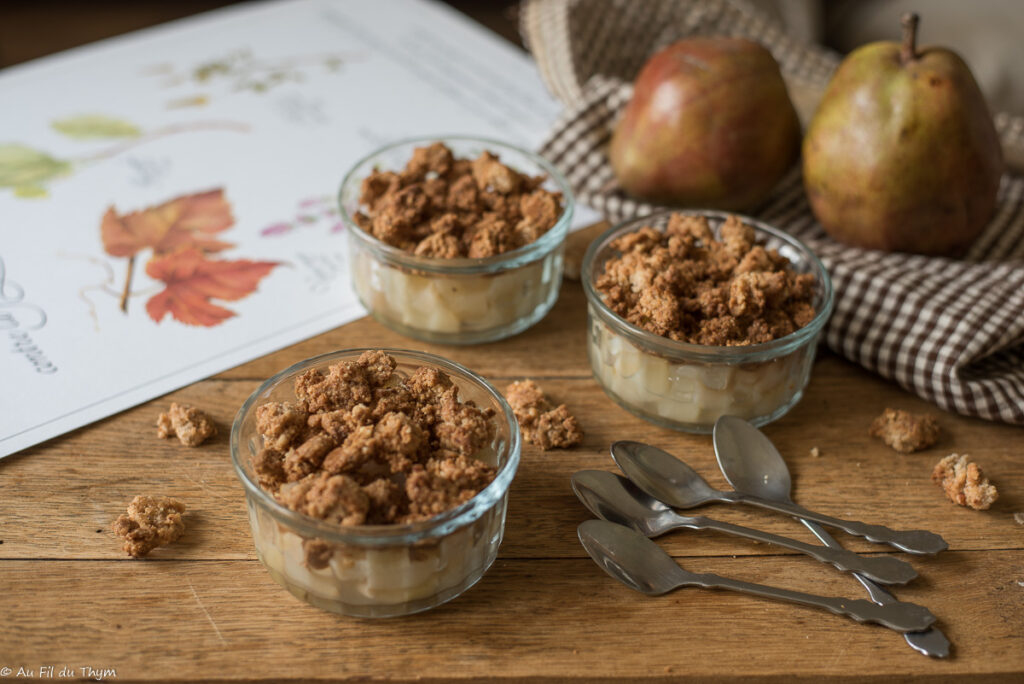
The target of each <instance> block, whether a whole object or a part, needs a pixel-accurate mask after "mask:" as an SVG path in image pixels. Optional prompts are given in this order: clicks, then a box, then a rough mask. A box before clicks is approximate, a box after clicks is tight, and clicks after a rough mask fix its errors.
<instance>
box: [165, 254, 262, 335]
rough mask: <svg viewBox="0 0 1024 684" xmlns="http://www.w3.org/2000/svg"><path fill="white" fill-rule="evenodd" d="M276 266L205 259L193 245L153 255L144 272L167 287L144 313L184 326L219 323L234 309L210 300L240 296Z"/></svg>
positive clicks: (252, 290) (234, 299) (247, 292)
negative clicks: (168, 318) (163, 254)
mask: <svg viewBox="0 0 1024 684" xmlns="http://www.w3.org/2000/svg"><path fill="white" fill-rule="evenodd" d="M278 265H279V264H278V262H276V261H250V260H248V259H238V260H235V261H226V260H217V261H213V260H208V259H206V258H205V257H204V255H203V253H202V252H201V251H200V250H199V249H198V248H196V247H188V248H185V249H182V250H180V251H177V252H174V253H172V254H169V255H166V256H160V257H154V258H153V259H150V261H149V263H147V264H146V274H147V275H149V277H151V278H153V279H155V280H160V281H163V283H164V284H165V285H166V287H165V288H164V289H163V290H162V291H161V292H159V293H157V294H155V295H153V296H152V297H150V299H149V301H148V302H146V312H147V313H148V314H149V317H150V318H152V319H153V320H154V321H156V322H157V323H159V322H160V321H161V320H163V318H164V316H166V315H167V314H171V316H172V317H173V318H174V319H175V320H177V321H179V322H181V323H185V324H186V325H200V326H206V327H210V326H214V325H218V324H220V323H223V322H224V321H225V320H227V319H228V318H231V317H232V316H234V315H235V312H234V311H231V310H230V309H226V308H224V307H222V306H217V305H216V304H213V303H212V302H211V301H210V300H212V299H222V300H227V301H236V300H239V299H242V298H243V297H245V296H247V295H249V294H251V293H252V292H254V291H255V290H256V286H257V285H259V282H260V280H261V279H262V278H263V277H264V276H266V275H267V274H269V273H270V272H271V271H272V270H273V269H274V267H275V266H278Z"/></svg>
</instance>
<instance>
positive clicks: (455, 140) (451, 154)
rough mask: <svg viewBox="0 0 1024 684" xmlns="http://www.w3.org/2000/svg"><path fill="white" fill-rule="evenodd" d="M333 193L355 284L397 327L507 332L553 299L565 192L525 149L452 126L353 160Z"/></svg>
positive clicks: (427, 334)
mask: <svg viewBox="0 0 1024 684" xmlns="http://www.w3.org/2000/svg"><path fill="white" fill-rule="evenodd" d="M339 204H340V210H341V217H342V221H343V223H344V225H345V228H346V230H347V232H348V234H349V251H350V264H351V271H352V283H353V286H354V288H355V291H356V294H357V295H358V296H359V299H360V301H361V302H362V304H363V306H365V307H366V308H367V309H368V310H369V311H370V313H371V315H373V317H374V318H376V319H377V320H378V321H380V322H381V323H383V324H384V325H386V326H388V327H389V328H391V329H393V330H395V331H397V332H399V333H401V334H403V335H406V336H408V337H412V338H415V339H419V340H424V341H427V342H439V343H444V344H478V343H481V342H490V341H494V340H499V339H504V338H506V337H510V336H512V335H515V334H517V333H520V332H522V331H523V330H526V329H527V328H529V327H530V326H532V325H533V324H535V323H537V322H538V321H539V320H540V319H542V318H543V317H544V316H545V315H547V313H548V311H550V310H551V307H552V306H554V303H555V300H556V299H558V291H559V288H560V287H561V282H562V254H563V249H564V242H565V236H566V233H567V232H568V227H569V223H570V221H571V220H572V214H573V198H572V192H571V190H570V188H569V185H568V183H567V182H566V180H565V179H564V178H563V177H562V175H561V174H560V173H559V172H558V171H557V170H556V169H555V168H554V167H553V166H552V165H551V164H550V163H548V162H547V161H545V160H544V159H542V158H541V157H539V156H537V155H535V154H533V153H531V152H527V151H526V150H522V149H519V148H517V147H513V146H511V145H508V144H505V143H501V142H497V141H493V140H484V139H478V138H469V137H457V136H447V137H442V138H424V139H417V140H407V141H403V142H398V143H395V144H392V145H389V146H387V147H384V148H382V149H380V150H377V151H376V152H374V153H373V154H371V155H369V156H368V157H366V158H365V159H363V160H362V161H360V162H358V163H357V164H356V165H355V167H353V168H352V170H351V171H349V172H348V174H347V175H346V176H345V179H344V180H343V181H342V184H341V191H340V193H339Z"/></svg>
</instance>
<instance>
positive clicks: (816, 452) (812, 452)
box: [811, 447, 821, 458]
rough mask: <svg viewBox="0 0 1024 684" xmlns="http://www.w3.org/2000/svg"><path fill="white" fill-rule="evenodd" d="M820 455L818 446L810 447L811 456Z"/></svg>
mask: <svg viewBox="0 0 1024 684" xmlns="http://www.w3.org/2000/svg"><path fill="white" fill-rule="evenodd" d="M820 457H821V449H819V448H818V447H811V458H820Z"/></svg>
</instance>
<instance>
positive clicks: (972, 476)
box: [932, 454, 999, 511]
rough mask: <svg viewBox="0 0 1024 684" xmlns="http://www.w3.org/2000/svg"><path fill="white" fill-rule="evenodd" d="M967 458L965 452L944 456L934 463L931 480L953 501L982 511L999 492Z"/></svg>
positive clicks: (975, 464) (997, 496)
mask: <svg viewBox="0 0 1024 684" xmlns="http://www.w3.org/2000/svg"><path fill="white" fill-rule="evenodd" d="M967 459H968V456H967V454H950V455H949V456H946V457H945V458H944V459H942V460H941V461H939V462H938V463H937V464H936V465H935V469H934V470H933V471H932V482H934V483H936V484H938V485H940V486H941V487H942V489H943V490H944V491H945V492H946V496H948V497H949V500H950V501H952V502H953V503H956V504H960V505H961V506H969V507H970V508H973V509H974V510H976V511H984V510H986V509H987V508H988V507H989V506H991V505H992V504H993V502H995V500H996V499H998V498H999V492H997V491H996V488H995V486H994V485H992V484H989V481H988V478H987V477H985V475H984V473H982V471H981V467H980V466H979V465H978V464H977V463H974V462H973V461H968V460H967Z"/></svg>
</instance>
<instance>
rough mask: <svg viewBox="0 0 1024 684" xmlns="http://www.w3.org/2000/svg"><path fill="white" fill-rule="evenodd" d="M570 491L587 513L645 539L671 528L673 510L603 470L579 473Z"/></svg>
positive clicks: (574, 475) (625, 480)
mask: <svg viewBox="0 0 1024 684" xmlns="http://www.w3.org/2000/svg"><path fill="white" fill-rule="evenodd" d="M572 490H573V492H575V493H576V498H578V499H579V500H580V502H581V503H582V504H583V505H584V506H586V507H587V510H588V511H590V512H591V513H593V514H594V515H596V516H597V517H598V518H601V519H602V520H607V521H609V522H613V523H617V524H619V525H625V526H626V527H630V528H632V529H634V530H636V531H637V532H639V533H640V534H642V535H644V536H645V537H657V536H658V535H660V534H662V533H664V532H667V531H669V530H670V529H672V528H673V527H674V526H675V525H674V524H673V518H676V517H678V516H676V515H675V511H673V510H672V509H671V508H669V507H668V506H666V505H665V504H663V503H662V502H660V501H658V500H657V499H655V498H654V497H653V496H650V495H649V494H647V493H646V492H644V491H643V490H642V489H640V488H639V487H637V486H636V485H635V484H633V483H632V482H630V481H629V480H627V479H626V478H624V477H621V476H619V475H616V474H615V473H609V472H606V471H603V470H581V471H579V472H577V473H574V474H573V476H572Z"/></svg>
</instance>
